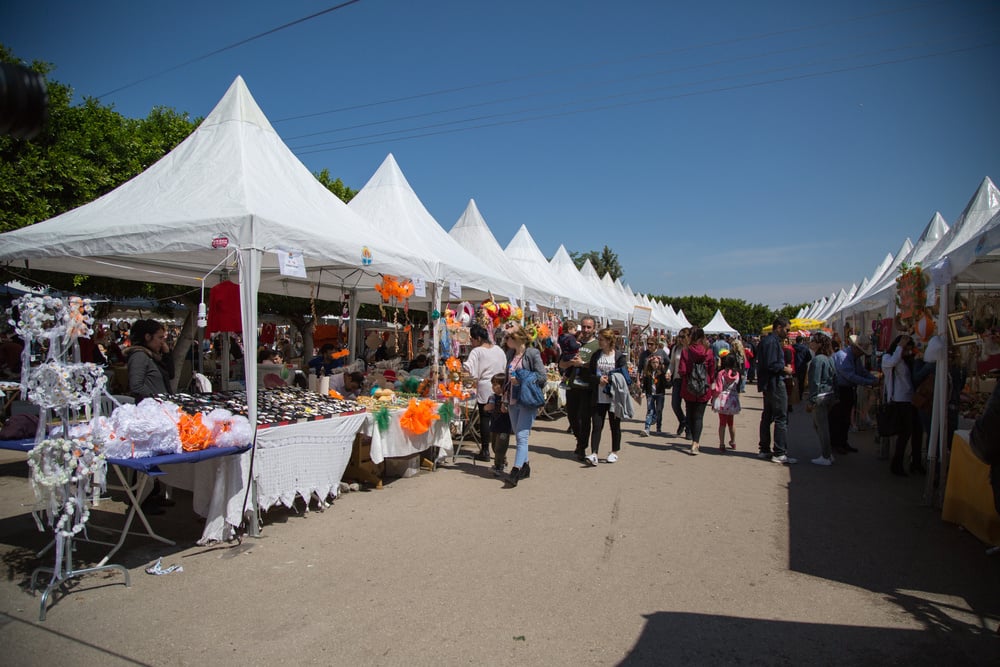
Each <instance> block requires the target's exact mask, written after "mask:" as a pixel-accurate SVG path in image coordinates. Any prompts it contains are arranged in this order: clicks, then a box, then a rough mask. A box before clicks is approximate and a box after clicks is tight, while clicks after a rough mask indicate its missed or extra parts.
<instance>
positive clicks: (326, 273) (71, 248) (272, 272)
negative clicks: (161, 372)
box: [0, 77, 432, 539]
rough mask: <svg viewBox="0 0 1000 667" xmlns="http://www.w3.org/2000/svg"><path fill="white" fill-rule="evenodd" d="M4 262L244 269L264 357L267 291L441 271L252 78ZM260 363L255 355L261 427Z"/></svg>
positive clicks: (128, 275)
mask: <svg viewBox="0 0 1000 667" xmlns="http://www.w3.org/2000/svg"><path fill="white" fill-rule="evenodd" d="M224 244H225V245H226V246H227V247H217V246H223V245H224ZM279 250H285V251H288V250H292V251H301V252H302V254H303V264H304V269H305V271H306V275H307V277H306V278H296V277H290V276H283V275H281V274H280V271H279V268H278V258H277V256H276V251H279ZM366 250H367V251H368V252H367V257H366V252H365V251H366ZM369 260H370V263H369ZM0 262H7V263H11V264H17V263H21V262H24V263H25V264H26V265H27V264H29V263H30V267H31V268H38V269H46V270H52V271H61V272H73V273H81V274H91V275H101V276H110V277H115V278H122V279H129V280H142V281H148V282H160V283H174V284H187V285H201V284H203V278H204V277H207V276H209V275H211V274H212V273H213V272H214V271H215V270H217V269H219V268H220V267H223V268H226V269H233V268H237V267H238V269H239V281H240V301H241V304H240V305H241V312H242V320H243V321H242V325H243V336H244V343H245V345H246V346H247V349H249V350H255V349H256V348H257V293H258V291H266V292H272V293H277V294H289V295H295V296H309V295H310V292H311V291H312V290H314V289H315V287H316V285H318V284H324V283H325V284H340V285H342V286H351V287H361V286H365V285H367V286H371V285H374V284H375V282H377V281H378V280H379V276H378V273H379V272H386V273H393V274H402V275H414V274H416V275H430V274H431V272H432V271H431V266H430V265H429V264H428V263H427V262H426V261H425V260H424V259H423V258H421V257H416V256H414V255H413V254H412V253H411V252H409V251H408V250H407V249H406V248H404V247H402V246H401V245H398V244H397V243H395V242H394V241H392V240H391V239H387V238H385V237H384V236H382V235H380V234H378V233H377V232H376V231H375V229H374V228H373V227H372V225H371V224H370V223H368V222H367V221H366V220H365V219H363V218H361V217H360V216H358V215H357V214H356V213H354V212H352V211H351V210H350V209H348V208H347V206H346V205H345V204H344V203H343V202H342V201H340V200H339V199H337V197H335V196H334V195H333V194H332V193H331V192H330V191H329V190H327V189H326V188H325V187H323V185H322V184H321V183H320V182H319V181H318V180H317V179H316V178H315V177H314V176H313V175H312V174H311V173H310V172H309V170H308V169H306V167H305V166H304V165H303V164H302V163H301V162H299V160H298V159H297V158H296V157H295V156H294V155H293V154H292V152H291V151H290V150H289V149H288V147H287V146H285V144H284V143H283V142H282V141H281V138H280V137H279V136H278V134H277V133H276V132H275V131H274V129H273V128H272V127H271V124H270V123H269V122H268V120H267V118H266V117H265V116H264V113H263V112H262V111H261V110H260V107H258V106H257V103H256V102H255V101H254V99H253V97H252V96H251V95H250V92H249V90H248V89H247V87H246V84H245V83H244V82H243V79H242V78H241V77H237V78H236V80H235V81H233V83H232V85H231V86H230V87H229V90H228V91H227V92H226V94H225V95H224V96H223V98H222V100H221V101H220V102H219V103H218V104H217V105H216V107H215V108H214V109H213V110H212V112H211V113H209V114H208V116H207V117H206V118H205V120H204V121H202V123H201V125H200V126H199V127H198V129H196V130H195V131H194V132H192V133H191V135H190V136H189V137H188V138H187V139H185V140H184V141H183V142H181V143H180V145H178V146H177V147H176V148H174V150H172V151H171V152H170V153H168V154H167V155H165V156H164V157H163V158H162V159H161V160H160V161H158V162H157V163H156V164H154V165H153V166H151V167H150V168H149V169H147V170H146V171H144V172H143V173H141V174H139V175H138V176H136V177H135V178H133V179H132V180H130V181H129V182H127V183H125V184H123V185H121V186H119V187H118V188H116V189H115V190H113V191H111V192H109V193H108V194H106V195H104V196H103V197H100V198H99V199H96V200H94V201H92V202H90V203H88V204H85V205H83V206H80V207H79V208H76V209H73V210H72V211H68V212H66V213H63V214H61V215H58V216H56V217H54V218H52V219H50V220H46V221H44V222H39V223H37V224H34V225H31V226H29V227H25V228H23V229H18V230H15V231H12V232H8V233H6V234H2V235H0ZM255 361H256V359H255V355H253V354H247V355H245V356H244V369H245V378H246V386H247V403H248V409H249V413H250V414H249V418H250V423H251V424H256V412H257V381H256V376H257V364H256V363H255ZM241 465H242V464H241ZM223 530H224V527H223V526H221V525H213V526H206V529H205V536H206V537H207V538H209V539H221V538H222V536H223Z"/></svg>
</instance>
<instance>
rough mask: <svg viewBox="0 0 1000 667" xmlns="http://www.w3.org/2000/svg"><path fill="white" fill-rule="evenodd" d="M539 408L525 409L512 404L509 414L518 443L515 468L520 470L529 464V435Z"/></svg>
mask: <svg viewBox="0 0 1000 667" xmlns="http://www.w3.org/2000/svg"><path fill="white" fill-rule="evenodd" d="M537 412H538V408H525V407H523V406H521V405H519V404H517V403H511V404H510V406H509V407H508V412H507V414H509V415H510V425H511V430H512V431H513V432H514V439H515V441H516V442H517V454H515V455H514V467H515V468H520V467H521V466H523V465H524V464H525V463H527V462H528V435H530V434H531V425H532V424H534V423H535V414H536V413H537Z"/></svg>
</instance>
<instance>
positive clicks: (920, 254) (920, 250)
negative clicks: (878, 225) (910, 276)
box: [847, 213, 948, 310]
mask: <svg viewBox="0 0 1000 667" xmlns="http://www.w3.org/2000/svg"><path fill="white" fill-rule="evenodd" d="M947 233H948V223H947V222H945V220H944V217H943V216H942V215H941V214H940V213H934V215H933V216H931V219H930V220H929V221H928V222H927V225H926V226H925V227H924V231H923V233H922V234H921V235H920V238H919V239H917V242H916V243H915V244H913V246H912V247H911V249H910V252H908V253H907V254H906V255H905V256H904V257H903V258H902V259H900V258H899V256H898V255H897V257H896V259H897V260H899V261H894V262H893V266H892V267H890V269H889V270H888V271H886V272H885V273H884V274H883V275H882V277H881V278H880V279H879V280H878V281H877V282H876V283H874V284H872V285H870V286H869V287H867V288H865V287H864V286H862V288H861V289H859V290H858V296H855V297H854V299H853V300H852V303H851V304H849V305H848V308H847V309H848V310H862V309H863V310H872V309H877V308H886V307H887V306H888V305H889V302H890V301H892V299H893V297H894V295H895V294H896V278H897V275H898V271H897V270H898V269H899V267H900V266H901V265H903V264H916V263H922V262H923V261H924V259H925V258H926V257H927V254H928V253H929V252H930V251H931V250H933V248H934V246H935V245H936V244H937V243H938V242H939V241H940V240H941V238H942V237H943V236H944V235H945V234H947Z"/></svg>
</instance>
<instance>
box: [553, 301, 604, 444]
mask: <svg viewBox="0 0 1000 667" xmlns="http://www.w3.org/2000/svg"><path fill="white" fill-rule="evenodd" d="M595 328H596V327H595V325H594V318H593V317H589V316H588V317H584V318H583V319H581V320H580V339H579V340H580V349H579V350H578V351H577V353H576V356H574V357H573V358H572V359H568V360H566V361H560V362H559V368H560V370H563V371H569V373H568V377H567V381H568V383H569V389H568V390H567V391H566V415H567V417H568V418H569V422H570V426H571V427H572V429H573V434H574V435H575V436H576V458H578V459H579V460H580V461H584V460H585V459H586V458H587V448H588V447H589V446H590V414H591V411H592V410H591V405H590V404H591V401H590V394H591V390H592V386H593V384H592V380H593V373H591V372H590V357H591V356H592V355H593V354H594V353H595V352H597V350H598V347H597V332H596V331H595Z"/></svg>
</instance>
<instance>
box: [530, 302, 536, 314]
mask: <svg viewBox="0 0 1000 667" xmlns="http://www.w3.org/2000/svg"><path fill="white" fill-rule="evenodd" d="M528 310H530V311H531V312H533V313H537V312H538V304H537V303H535V302H534V301H529V302H528Z"/></svg>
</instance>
